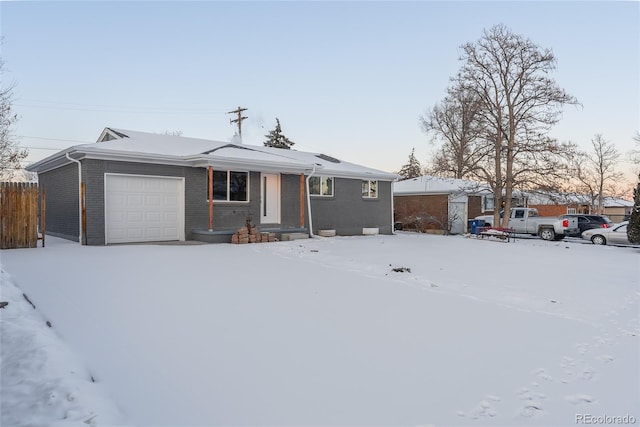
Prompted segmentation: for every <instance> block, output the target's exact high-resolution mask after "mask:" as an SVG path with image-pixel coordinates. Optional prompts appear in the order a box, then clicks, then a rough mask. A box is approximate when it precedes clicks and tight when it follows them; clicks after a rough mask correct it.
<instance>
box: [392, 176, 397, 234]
mask: <svg viewBox="0 0 640 427" xmlns="http://www.w3.org/2000/svg"><path fill="white" fill-rule="evenodd" d="M393 184H395V181H391V234H392V235H393V234H396V215H395V212H394V211H393V210H394V209H395V207H394V206H393Z"/></svg>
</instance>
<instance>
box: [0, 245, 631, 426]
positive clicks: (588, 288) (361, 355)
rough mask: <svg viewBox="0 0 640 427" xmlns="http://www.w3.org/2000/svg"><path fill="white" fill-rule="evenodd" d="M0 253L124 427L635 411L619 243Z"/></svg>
mask: <svg viewBox="0 0 640 427" xmlns="http://www.w3.org/2000/svg"><path fill="white" fill-rule="evenodd" d="M0 255H1V257H2V258H1V262H2V267H3V269H4V270H6V271H7V272H8V273H9V274H10V275H11V276H12V278H13V279H12V280H13V282H14V283H15V284H16V285H17V286H18V287H19V288H20V289H21V290H22V291H24V292H25V293H27V294H28V295H29V297H30V299H31V300H32V301H33V302H34V304H35V305H36V306H37V308H38V310H39V311H40V312H41V313H42V315H43V316H44V317H46V318H47V319H50V321H51V322H52V324H53V330H54V331H56V332H57V333H58V334H59V336H60V337H61V338H62V340H63V341H64V342H66V343H67V344H68V346H69V347H70V348H71V349H72V351H74V352H75V353H76V354H77V355H78V356H79V357H80V359H81V360H83V361H84V363H85V364H86V366H87V369H88V371H89V372H91V374H92V375H93V376H94V378H95V379H96V380H97V382H98V384H100V385H101V386H103V387H104V388H105V389H106V390H107V391H108V392H109V393H110V395H111V397H112V399H113V401H114V402H115V404H116V405H117V406H118V407H119V408H120V410H121V411H122V412H123V413H124V414H125V417H126V418H127V420H129V421H130V422H131V423H132V424H137V425H238V424H244V425H248V424H251V425H267V424H269V425H285V424H286V425H311V424H313V425H320V424H322V425H329V424H332V425H336V424H340V425H355V424H358V425H374V424H375V425H428V424H438V425H516V424H527V425H575V423H576V415H577V414H586V413H589V414H594V415H608V416H617V415H620V416H624V415H627V414H628V415H631V416H635V417H636V419H638V418H640V414H639V413H638V410H637V403H638V402H640V391H639V389H638V385H639V380H640V374H639V367H638V360H640V350H639V343H638V339H639V338H638V333H639V331H640V327H639V325H638V312H639V307H640V305H639V300H640V298H639V295H640V294H639V291H638V289H639V286H640V279H639V277H640V274H639V273H640V271H639V267H638V265H639V264H638V262H639V260H640V253H639V251H638V249H633V248H611V247H595V246H592V245H569V244H566V243H563V242H559V243H557V242H554V243H551V242H543V241H540V240H517V241H516V242H515V243H509V244H504V243H497V242H488V241H476V240H472V239H465V238H463V237H442V236H432V235H412V234H408V233H402V234H399V235H396V236H368V237H344V238H327V239H313V240H303V241H293V242H278V243H270V244H258V245H256V244H254V245H239V246H236V245H202V246H154V245H131V246H109V247H86V246H85V247H82V246H79V245H77V244H75V243H71V242H66V241H63V240H60V239H54V238H51V239H48V240H47V247H46V248H45V249H42V248H37V249H29V250H12V251H2V252H1V253H0ZM604 266H607V267H609V268H607V269H606V271H605V269H601V268H596V267H604ZM400 267H405V270H406V269H410V272H409V271H404V272H394V271H392V269H393V268H400ZM4 351H5V350H4V349H3V352H4ZM3 392H4V391H3ZM96 419H97V421H98V425H99V422H100V414H98V416H97V418H96Z"/></svg>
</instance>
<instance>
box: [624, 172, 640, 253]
mask: <svg viewBox="0 0 640 427" xmlns="http://www.w3.org/2000/svg"><path fill="white" fill-rule="evenodd" d="M633 196H634V197H633V210H632V211H631V218H629V225H628V226H627V237H628V238H629V241H630V242H631V243H635V244H638V243H640V174H639V175H638V186H637V187H636V189H635V190H633Z"/></svg>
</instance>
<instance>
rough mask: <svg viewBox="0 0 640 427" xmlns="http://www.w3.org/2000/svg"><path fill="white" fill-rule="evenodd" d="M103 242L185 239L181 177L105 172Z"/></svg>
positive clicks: (182, 183) (182, 182)
mask: <svg viewBox="0 0 640 427" xmlns="http://www.w3.org/2000/svg"><path fill="white" fill-rule="evenodd" d="M104 192H105V193H104V194H105V197H104V200H105V242H106V243H107V244H109V243H132V242H161V241H172V240H184V239H185V236H184V178H182V177H164V176H147V175H126V174H109V173H107V174H105V177H104Z"/></svg>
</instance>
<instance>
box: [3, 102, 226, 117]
mask: <svg viewBox="0 0 640 427" xmlns="http://www.w3.org/2000/svg"><path fill="white" fill-rule="evenodd" d="M14 105H16V106H18V107H23V108H42V109H45V110H69V111H87V112H96V113H127V114H188V115H207V116H208V115H211V114H215V113H217V112H211V111H206V110H205V111H203V110H199V111H180V110H167V111H135V110H134V109H119V110H118V109H100V108H77V107H60V106H57V107H53V106H46V105H26V104H14ZM124 108H127V107H124ZM220 114H222V113H220Z"/></svg>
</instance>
